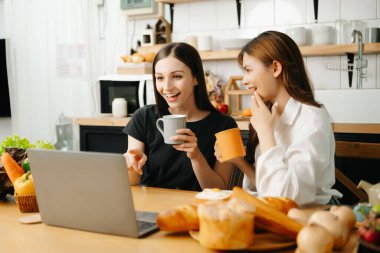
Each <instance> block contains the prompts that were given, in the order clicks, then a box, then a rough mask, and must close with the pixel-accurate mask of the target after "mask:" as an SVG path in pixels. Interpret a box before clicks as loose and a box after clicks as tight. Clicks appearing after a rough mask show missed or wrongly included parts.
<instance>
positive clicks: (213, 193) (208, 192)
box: [195, 188, 232, 205]
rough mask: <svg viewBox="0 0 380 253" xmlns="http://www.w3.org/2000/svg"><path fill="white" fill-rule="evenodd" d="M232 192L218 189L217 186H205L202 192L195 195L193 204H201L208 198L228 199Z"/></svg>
mask: <svg viewBox="0 0 380 253" xmlns="http://www.w3.org/2000/svg"><path fill="white" fill-rule="evenodd" d="M231 194H232V192H231V191H225V190H220V189H218V188H213V189H210V188H205V189H203V191H202V192H200V193H198V194H197V195H195V204H197V205H198V204H201V203H204V202H206V201H209V200H224V201H227V200H229V199H230V197H231Z"/></svg>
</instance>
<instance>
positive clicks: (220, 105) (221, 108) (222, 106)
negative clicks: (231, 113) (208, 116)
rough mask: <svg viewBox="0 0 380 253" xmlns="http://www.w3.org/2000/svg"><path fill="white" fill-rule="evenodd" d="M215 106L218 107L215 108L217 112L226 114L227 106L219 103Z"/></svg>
mask: <svg viewBox="0 0 380 253" xmlns="http://www.w3.org/2000/svg"><path fill="white" fill-rule="evenodd" d="M217 106H218V107H217V109H218V111H220V112H221V113H224V114H227V112H228V105H226V104H224V103H219V104H218V105H217Z"/></svg>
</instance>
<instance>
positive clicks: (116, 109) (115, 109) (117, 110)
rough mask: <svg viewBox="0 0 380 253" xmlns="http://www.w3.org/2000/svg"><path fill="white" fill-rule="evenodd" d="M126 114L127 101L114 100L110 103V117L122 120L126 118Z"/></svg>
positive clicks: (123, 99)
mask: <svg viewBox="0 0 380 253" xmlns="http://www.w3.org/2000/svg"><path fill="white" fill-rule="evenodd" d="M127 113H128V108H127V100H125V98H114V100H113V101H112V116H114V117H117V118H122V117H126V116H127Z"/></svg>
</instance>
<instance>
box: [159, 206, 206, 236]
mask: <svg viewBox="0 0 380 253" xmlns="http://www.w3.org/2000/svg"><path fill="white" fill-rule="evenodd" d="M157 225H158V227H159V228H160V230H163V231H170V232H184V231H189V230H199V218H198V210H197V206H195V205H180V206H176V207H174V208H171V209H168V210H165V211H161V212H160V213H159V214H158V215H157Z"/></svg>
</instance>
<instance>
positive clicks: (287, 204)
mask: <svg viewBox="0 0 380 253" xmlns="http://www.w3.org/2000/svg"><path fill="white" fill-rule="evenodd" d="M259 199H260V200H261V201H263V202H264V203H266V204H268V205H270V206H271V207H274V208H276V209H277V210H279V211H281V212H282V213H284V214H288V212H289V210H290V209H292V208H298V205H297V203H296V202H294V201H293V200H292V199H289V198H284V197H263V198H259Z"/></svg>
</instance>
